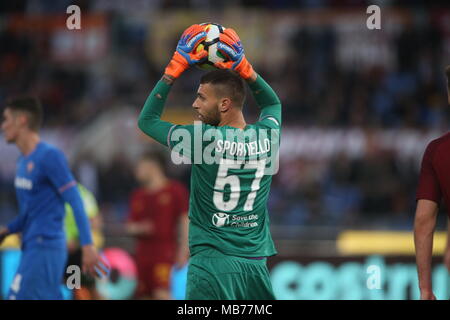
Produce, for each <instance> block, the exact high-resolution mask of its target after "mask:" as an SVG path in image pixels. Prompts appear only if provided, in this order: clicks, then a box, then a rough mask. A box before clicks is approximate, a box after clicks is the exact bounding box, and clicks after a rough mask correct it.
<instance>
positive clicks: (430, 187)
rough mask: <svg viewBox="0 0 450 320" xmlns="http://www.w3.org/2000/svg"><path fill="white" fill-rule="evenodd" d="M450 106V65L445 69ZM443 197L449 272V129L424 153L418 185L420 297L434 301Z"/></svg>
mask: <svg viewBox="0 0 450 320" xmlns="http://www.w3.org/2000/svg"><path fill="white" fill-rule="evenodd" d="M446 75H447V93H448V103H449V105H450V66H448V67H447V68H446ZM442 198H443V199H444V202H445V204H446V205H447V214H448V232H447V245H446V248H445V252H444V264H445V266H446V267H447V270H448V271H449V272H450V132H448V133H446V134H444V135H443V136H442V137H440V138H438V139H435V140H433V141H431V142H430V143H429V144H428V146H427V148H426V150H425V153H424V155H423V159H422V168H421V171H420V177H419V186H418V188H417V195H416V199H417V208H416V217H415V222H414V242H415V247H416V262H417V270H418V273H419V287H420V299H422V300H435V299H436V297H435V295H434V293H433V287H432V281H431V257H432V251H433V234H434V228H435V226H436V216H437V213H438V206H439V204H440V203H441V200H442Z"/></svg>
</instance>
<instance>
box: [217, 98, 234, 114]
mask: <svg viewBox="0 0 450 320" xmlns="http://www.w3.org/2000/svg"><path fill="white" fill-rule="evenodd" d="M230 108H231V99H230V98H222V99H220V104H219V111H220V112H226V111H228V110H229V109H230Z"/></svg>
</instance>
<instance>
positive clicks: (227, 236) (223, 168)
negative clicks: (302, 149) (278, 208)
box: [138, 75, 281, 257]
mask: <svg viewBox="0 0 450 320" xmlns="http://www.w3.org/2000/svg"><path fill="white" fill-rule="evenodd" d="M249 86H250V89H251V92H252V94H253V96H254V97H255V100H256V102H257V104H258V106H259V107H260V108H261V113H260V117H259V121H258V122H256V123H254V124H249V125H247V126H246V127H245V128H244V129H243V130H242V129H239V128H234V127H230V126H220V127H216V126H211V125H208V124H205V123H201V122H195V123H194V124H192V125H176V124H172V123H170V122H166V121H162V120H161V119H160V118H161V114H162V111H163V108H164V104H165V101H166V98H167V95H168V94H169V91H170V88H171V86H170V85H168V84H167V83H165V82H163V81H159V82H158V83H157V84H156V86H155V88H154V89H153V91H152V92H151V93H150V95H149V97H148V98H147V100H146V102H145V104H144V107H143V109H142V111H141V114H140V116H139V121H138V124H139V128H140V129H141V130H142V131H143V132H144V133H146V134H147V135H148V136H150V137H152V138H154V139H155V140H157V141H158V142H160V143H161V144H163V145H165V146H167V147H169V148H170V149H171V150H172V159H173V160H174V161H181V160H183V159H184V161H188V162H189V163H191V164H192V171H191V190H190V200H189V219H190V223H189V248H190V252H191V255H195V254H196V253H198V252H200V251H201V250H202V249H205V248H211V247H212V248H215V249H217V250H219V251H221V252H222V253H224V254H228V255H235V256H244V257H260V256H271V255H274V254H276V250H275V246H274V243H273V240H272V237H271V234H270V229H269V224H270V223H269V214H268V210H267V200H268V197H269V191H270V185H271V182H272V175H273V174H275V173H276V172H277V169H278V167H277V166H278V147H279V143H280V130H281V103H280V100H279V98H278V97H277V95H276V94H275V92H274V91H273V90H272V88H271V87H270V86H269V85H268V84H267V83H266V82H265V81H264V79H262V78H261V77H260V76H259V75H258V76H257V79H256V81H255V82H252V83H249ZM180 156H182V157H180Z"/></svg>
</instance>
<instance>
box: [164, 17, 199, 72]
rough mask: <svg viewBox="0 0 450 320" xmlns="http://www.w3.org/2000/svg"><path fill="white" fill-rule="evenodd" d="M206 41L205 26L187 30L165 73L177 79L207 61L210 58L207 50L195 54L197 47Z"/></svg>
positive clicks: (194, 26)
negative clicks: (193, 66) (196, 65)
mask: <svg viewBox="0 0 450 320" xmlns="http://www.w3.org/2000/svg"><path fill="white" fill-rule="evenodd" d="M205 39H206V31H205V26H201V25H199V24H194V25H192V26H190V27H189V28H187V29H186V30H185V31H184V32H183V34H182V35H181V38H180V40H179V41H178V45H177V49H176V51H175V52H174V54H173V56H172V60H170V62H169V64H168V65H167V67H166V70H165V71H164V73H165V74H167V75H169V76H171V77H173V78H175V79H176V78H178V77H179V76H180V75H181V74H182V73H183V72H184V71H185V70H186V69H188V68H189V67H190V66H192V65H193V64H196V63H198V62H202V60H206V58H207V56H208V52H207V51H206V50H201V51H199V52H197V53H195V51H196V50H195V49H196V48H197V46H198V45H199V44H200V43H201V42H202V41H204V40H205Z"/></svg>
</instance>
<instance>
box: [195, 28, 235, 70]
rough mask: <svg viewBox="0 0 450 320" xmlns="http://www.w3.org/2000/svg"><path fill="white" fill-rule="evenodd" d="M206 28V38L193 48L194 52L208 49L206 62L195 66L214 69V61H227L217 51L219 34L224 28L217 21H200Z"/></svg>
mask: <svg viewBox="0 0 450 320" xmlns="http://www.w3.org/2000/svg"><path fill="white" fill-rule="evenodd" d="M201 25H202V26H205V30H206V39H205V40H204V41H203V42H201V43H200V44H199V45H198V46H197V48H196V49H195V50H196V51H195V52H196V53H197V52H199V51H201V50H207V51H208V59H207V61H206V62H203V63H201V64H197V67H199V68H200V69H203V70H211V69H215V67H214V63H216V62H224V61H227V60H226V58H225V57H224V56H223V55H222V54H221V53H220V52H219V51H217V43H218V42H219V36H220V34H221V33H223V31H224V30H225V28H224V27H223V26H221V25H220V24H217V23H202V24H201Z"/></svg>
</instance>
